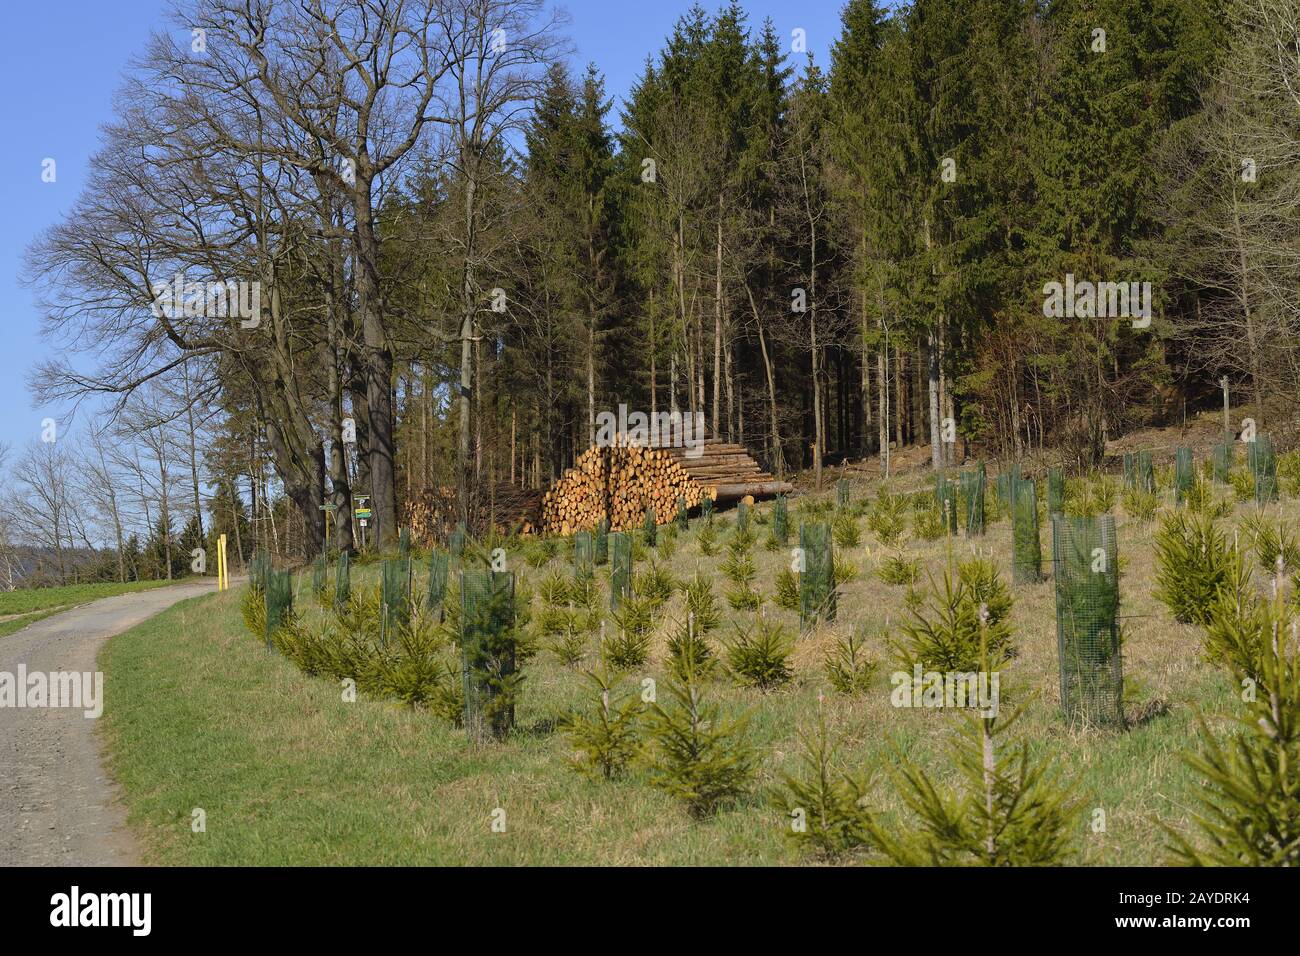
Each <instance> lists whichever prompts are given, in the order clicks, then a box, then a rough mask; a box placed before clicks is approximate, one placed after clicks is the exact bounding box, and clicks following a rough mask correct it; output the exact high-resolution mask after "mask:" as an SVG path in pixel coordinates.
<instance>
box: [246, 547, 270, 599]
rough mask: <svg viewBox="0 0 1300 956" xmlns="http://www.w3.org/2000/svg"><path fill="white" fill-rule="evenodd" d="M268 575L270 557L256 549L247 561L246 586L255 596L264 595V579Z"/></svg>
mask: <svg viewBox="0 0 1300 956" xmlns="http://www.w3.org/2000/svg"><path fill="white" fill-rule="evenodd" d="M270 573H271V556H270V555H269V554H267V553H266V552H265V551H263V550H262V549H261V548H258V549H257V550H256V551H254V552H253V556H252V557H251V558H249V560H248V586H249V587H250V588H252V589H253V591H254V592H255V593H257V594H265V593H266V579H267V575H269V574H270Z"/></svg>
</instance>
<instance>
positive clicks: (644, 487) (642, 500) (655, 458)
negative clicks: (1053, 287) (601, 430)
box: [541, 439, 791, 535]
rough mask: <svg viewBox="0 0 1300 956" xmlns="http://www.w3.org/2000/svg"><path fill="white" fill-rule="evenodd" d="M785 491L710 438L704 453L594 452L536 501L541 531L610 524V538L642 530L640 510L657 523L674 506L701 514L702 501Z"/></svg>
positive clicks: (743, 455)
mask: <svg viewBox="0 0 1300 956" xmlns="http://www.w3.org/2000/svg"><path fill="white" fill-rule="evenodd" d="M790 490H791V486H790V485H789V484H787V483H785V482H778V481H775V480H774V479H773V478H772V476H771V475H769V474H767V473H766V472H765V471H763V470H762V469H761V468H759V466H758V463H757V462H755V461H754V459H753V458H751V457H750V456H749V453H748V452H747V451H745V449H744V447H743V446H741V445H734V444H730V443H727V442H723V441H719V440H715V439H711V440H707V441H706V442H705V443H704V446H703V448H698V447H697V448H696V449H689V448H679V447H668V446H659V447H648V446H644V445H640V444H636V443H629V442H627V441H626V440H620V441H618V442H616V443H615V444H614V445H613V446H612V447H602V446H598V445H593V446H592V447H590V448H588V449H587V450H586V451H584V452H583V453H582V454H581V455H579V456H578V460H577V461H576V462H575V464H574V467H573V468H570V469H569V470H568V471H566V472H565V473H564V474H563V475H562V476H561V477H560V479H559V480H558V481H557V482H556V483H555V485H554V486H553V487H552V488H551V490H550V491H548V492H547V493H546V495H545V496H544V497H543V499H542V514H541V524H542V529H543V530H544V531H546V532H547V533H550V534H562V535H568V534H572V533H573V532H575V531H579V530H582V529H584V528H586V529H589V528H593V527H595V525H596V523H597V522H598V521H599V520H600V519H601V518H608V519H609V527H610V530H611V531H626V530H629V529H633V528H639V527H641V525H642V523H643V522H644V521H645V511H646V508H649V507H653V508H654V510H655V517H656V519H657V520H658V522H659V523H660V524H666V523H667V522H669V521H672V520H673V518H674V517H675V516H676V514H677V501H678V499H679V498H681V497H685V499H686V506H687V507H688V508H690V509H692V510H694V509H696V508H698V507H699V505H700V502H701V501H703V500H704V498H705V497H711V498H713V499H714V500H715V501H720V502H725V501H729V500H734V499H736V498H742V497H744V496H745V495H753V496H754V497H769V496H771V495H776V494H782V493H785V492H788V491H790Z"/></svg>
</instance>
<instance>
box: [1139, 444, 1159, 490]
mask: <svg viewBox="0 0 1300 956" xmlns="http://www.w3.org/2000/svg"><path fill="white" fill-rule="evenodd" d="M1137 486H1138V487H1139V488H1140V489H1142V490H1143V491H1145V492H1147V493H1148V494H1155V491H1156V470H1155V468H1154V467H1152V465H1151V452H1149V451H1140V452H1138V455H1137Z"/></svg>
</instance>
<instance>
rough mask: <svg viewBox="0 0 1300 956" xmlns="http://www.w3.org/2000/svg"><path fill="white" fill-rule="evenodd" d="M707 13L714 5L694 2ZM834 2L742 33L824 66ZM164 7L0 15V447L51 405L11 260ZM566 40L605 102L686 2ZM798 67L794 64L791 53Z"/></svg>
mask: <svg viewBox="0 0 1300 956" xmlns="http://www.w3.org/2000/svg"><path fill="white" fill-rule="evenodd" d="M701 5H702V6H703V7H704V8H705V9H706V10H709V11H710V12H712V11H714V10H716V9H717V8H718V6H719V4H718V3H714V2H705V3H702V4H701ZM842 5H843V0H801V2H798V3H793V2H789V0H786V2H781V0H748V2H742V3H741V6H742V7H743V8H744V9H745V10H746V11H748V13H749V16H750V24H751V27H754V28H757V27H758V26H759V25H761V24H762V22H763V20H764V18H766V17H771V18H772V20H773V22H774V24H775V25H776V28H777V32H778V33H779V34H780V35H782V36H784V37H786V38H787V41H788V39H789V37H790V36H791V32H792V31H793V30H794V29H796V28H801V29H803V30H804V31H805V32H806V35H807V38H808V48H809V49H810V50H811V51H812V52H813V54H814V55H815V57H816V59H817V62H818V63H819V64H821V65H822V66H825V65H826V63H827V60H828V55H829V54H828V51H829V49H830V45H831V43H832V42H834V39H835V37H836V36H838V34H839V14H840V9H841V7H842ZM169 6H170V4H169V3H168V2H167V0H42V2H34V3H28V2H24V3H14V4H10V5H9V9H7V10H6V11H5V23H6V27H7V30H6V33H7V35H8V36H9V37H11V38H13V39H14V40H15V41H17V42H11V43H10V44H7V45H6V50H5V55H4V57H0V89H3V90H4V91H5V94H4V96H3V97H2V98H0V130H3V133H4V137H5V142H4V148H3V149H0V210H3V212H2V213H0V323H2V325H0V327H2V328H3V330H4V335H3V356H4V362H3V366H2V367H3V374H2V375H0V408H3V409H4V414H3V415H0V442H7V443H9V444H11V445H13V446H15V448H18V447H21V446H22V445H24V444H26V443H27V442H28V441H30V440H31V439H33V438H35V437H37V436H38V435H39V433H40V428H41V424H40V423H41V419H42V418H44V417H45V416H46V415H51V414H55V413H57V411H58V410H55V409H36V408H33V407H32V402H31V398H30V395H29V393H28V391H27V386H26V377H27V373H28V371H29V370H30V369H31V367H32V366H33V364H35V363H36V362H37V361H38V360H39V359H41V358H42V357H44V356H47V355H50V354H51V353H52V352H53V349H54V346H53V345H52V344H50V343H47V342H45V341H43V340H42V339H41V338H40V335H39V320H38V315H37V310H36V306H35V304H34V303H33V301H32V295H31V292H30V290H28V289H26V288H23V287H22V286H20V285H19V282H18V275H19V271H20V269H21V264H22V254H23V250H24V248H25V247H26V246H27V244H28V243H29V242H30V241H31V240H32V239H33V238H34V237H35V236H36V235H37V234H39V233H40V232H41V231H42V230H43V229H44V228H45V227H47V226H49V225H51V224H53V223H55V222H57V221H58V220H59V218H60V217H61V216H62V215H63V214H64V213H65V212H66V211H67V209H68V208H69V207H70V206H71V205H72V203H73V202H74V200H75V199H76V197H77V195H78V193H79V192H80V191H81V188H82V185H83V183H84V181H85V170H86V162H87V161H88V159H89V158H90V155H91V154H92V153H93V152H94V150H95V147H96V144H97V141H98V130H99V126H100V124H102V123H104V122H105V121H106V120H108V119H109V118H110V116H111V111H112V98H113V94H114V91H115V90H116V89H117V87H118V85H119V82H120V78H121V76H122V73H123V71H124V70H125V68H126V66H127V63H128V61H129V60H130V58H131V57H132V56H133V55H135V54H136V53H137V52H138V51H139V50H140V49H141V48H142V47H143V44H144V41H145V38H146V37H147V36H148V34H149V32H150V31H151V30H154V29H158V28H160V27H161V26H163V25H164V23H165V19H164V15H163V14H164V11H165V10H166V9H167V8H168V7H169ZM560 6H562V7H563V8H564V9H566V10H567V11H568V12H569V15H570V17H571V23H570V24H569V26H568V28H567V33H568V35H569V37H570V38H571V40H572V42H573V46H574V47H575V54H574V65H575V67H577V68H581V67H582V66H583V65H585V64H586V63H587V62H590V61H594V62H595V63H596V65H597V66H598V67H599V68H600V69H601V71H602V72H603V73H604V74H605V76H606V89H607V91H608V93H609V94H610V95H611V96H612V97H615V109H614V110H612V111H611V112H612V114H613V115H612V116H611V119H612V120H613V121H615V122H616V121H617V112H618V110H617V107H618V99H619V98H621V97H622V96H623V95H624V94H626V93H627V91H628V89H629V87H630V86H631V85H632V82H633V81H634V80H635V79H636V76H637V75H638V74H639V73H640V71H641V68H642V65H643V64H644V62H645V58H646V56H647V55H654V54H657V52H658V51H659V49H660V47H661V45H662V43H663V41H664V39H665V37H667V36H668V33H669V31H670V30H671V29H672V26H673V24H674V23H675V22H676V21H677V19H678V18H679V17H680V16H681V15H682V14H683V13H685V12H686V11H687V10H688V9H689V8H690V6H691V4H690V2H689V0H650V2H647V0H568V2H565V3H562V4H560ZM791 62H792V64H795V65H799V66H802V57H791ZM46 158H52V159H54V160H55V162H56V163H57V167H56V172H57V179H56V181H55V182H53V183H46V182H42V179H41V170H42V162H43V160H45V159H46Z"/></svg>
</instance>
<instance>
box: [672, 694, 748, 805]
mask: <svg viewBox="0 0 1300 956" xmlns="http://www.w3.org/2000/svg"><path fill="white" fill-rule="evenodd" d="M661 689H662V691H664V692H666V693H667V696H668V703H667V706H664V705H662V704H659V703H658V702H656V703H654V704H651V705H650V720H649V727H648V729H649V734H650V739H651V742H652V746H651V749H650V752H649V763H650V770H651V784H652V785H653V786H655V787H657V788H658V789H660V790H663V791H664V792H665V793H668V794H670V795H671V796H673V797H676V798H677V799H678V800H681V801H682V802H683V803H685V804H686V808H687V810H688V811H689V812H690V814H691V816H693V817H696V818H701V817H706V816H709V815H710V814H713V813H715V812H716V811H717V810H718V809H719V807H720V806H722V805H723V804H724V803H726V802H728V801H731V800H734V799H736V798H737V797H739V796H741V795H742V794H743V793H745V791H746V790H747V789H748V787H749V785H750V782H751V780H752V778H753V776H754V771H755V769H756V767H757V763H758V758H757V754H756V753H755V751H754V750H753V748H752V747H751V746H750V744H749V743H748V742H747V741H746V739H745V732H746V728H747V725H748V717H740V718H736V719H728V718H724V717H723V716H722V714H721V711H720V709H719V708H718V706H717V704H713V703H710V702H707V701H706V700H705V698H704V695H703V693H702V692H701V690H700V688H699V685H698V684H696V683H695V682H684V683H677V682H675V681H668V682H666V683H665V684H663V685H661Z"/></svg>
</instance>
